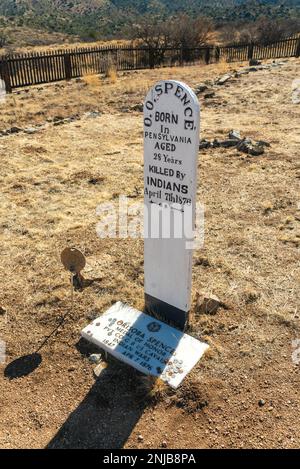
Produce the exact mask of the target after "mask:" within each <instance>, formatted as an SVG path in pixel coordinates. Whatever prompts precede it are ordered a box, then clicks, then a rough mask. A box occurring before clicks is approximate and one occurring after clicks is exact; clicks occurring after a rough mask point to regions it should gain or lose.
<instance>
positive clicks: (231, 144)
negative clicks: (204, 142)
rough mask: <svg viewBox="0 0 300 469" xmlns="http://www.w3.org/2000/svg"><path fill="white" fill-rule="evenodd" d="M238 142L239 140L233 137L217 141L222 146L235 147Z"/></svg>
mask: <svg viewBox="0 0 300 469" xmlns="http://www.w3.org/2000/svg"><path fill="white" fill-rule="evenodd" d="M238 143H239V140H236V139H235V138H231V139H228V140H221V141H219V146H220V147H224V148H229V147H236V146H237V145H238Z"/></svg>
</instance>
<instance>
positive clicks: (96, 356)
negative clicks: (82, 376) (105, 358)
mask: <svg viewBox="0 0 300 469" xmlns="http://www.w3.org/2000/svg"><path fill="white" fill-rule="evenodd" d="M89 361H90V362H91V363H96V365H98V364H99V363H100V362H101V361H102V355H101V353H92V355H90V356H89Z"/></svg>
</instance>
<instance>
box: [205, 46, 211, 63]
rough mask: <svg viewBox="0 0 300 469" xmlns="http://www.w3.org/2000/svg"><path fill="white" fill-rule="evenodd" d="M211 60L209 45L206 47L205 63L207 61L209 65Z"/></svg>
mask: <svg viewBox="0 0 300 469" xmlns="http://www.w3.org/2000/svg"><path fill="white" fill-rule="evenodd" d="M209 62H210V48H209V47H207V48H206V49H205V63H206V65H208V64H209Z"/></svg>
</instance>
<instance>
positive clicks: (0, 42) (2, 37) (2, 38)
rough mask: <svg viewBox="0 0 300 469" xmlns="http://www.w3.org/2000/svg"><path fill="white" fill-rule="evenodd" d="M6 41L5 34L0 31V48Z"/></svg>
mask: <svg viewBox="0 0 300 469" xmlns="http://www.w3.org/2000/svg"><path fill="white" fill-rule="evenodd" d="M6 43H7V38H6V36H5V35H4V34H3V33H1V32H0V48H2V47H4V46H5V45H6Z"/></svg>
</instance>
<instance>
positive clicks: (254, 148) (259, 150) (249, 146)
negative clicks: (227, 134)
mask: <svg viewBox="0 0 300 469" xmlns="http://www.w3.org/2000/svg"><path fill="white" fill-rule="evenodd" d="M237 149H238V150H239V151H241V152H243V153H247V154H248V155H251V156H260V155H262V154H263V153H264V152H265V149H264V147H263V146H262V145H259V144H258V143H255V142H252V140H250V139H247V138H245V139H243V140H242V141H241V142H240V143H239V144H238V146H237Z"/></svg>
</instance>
